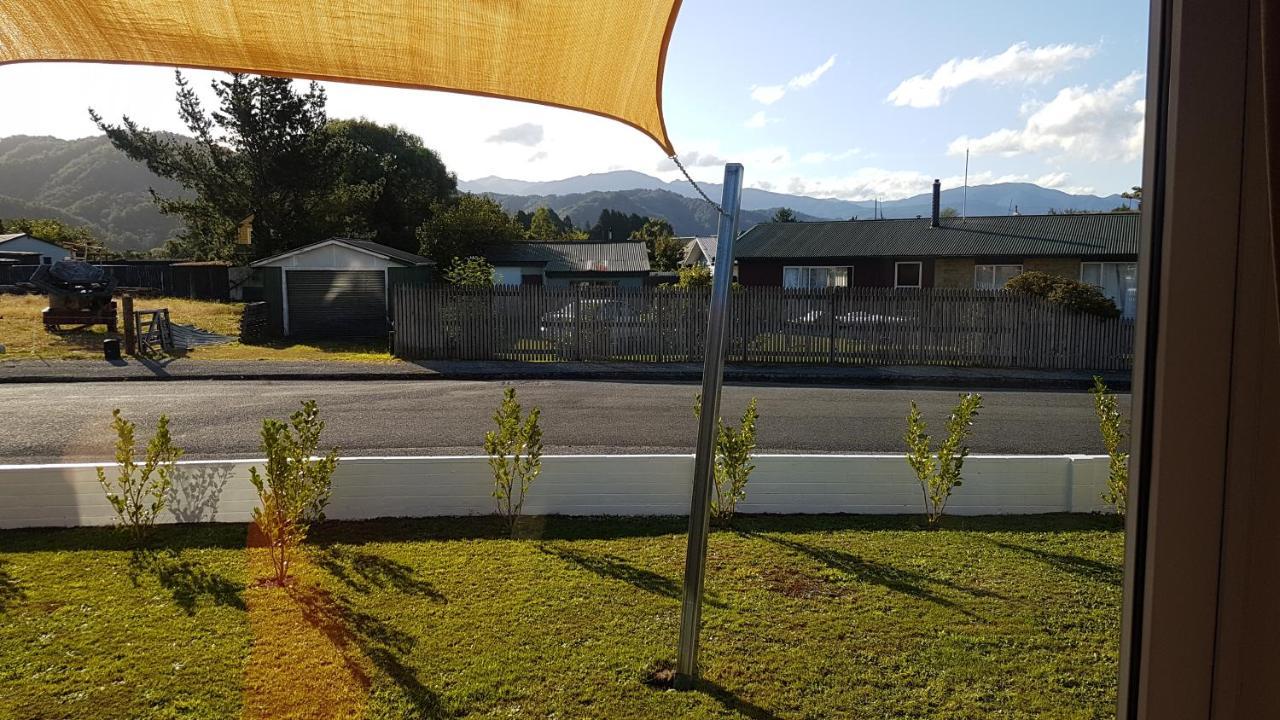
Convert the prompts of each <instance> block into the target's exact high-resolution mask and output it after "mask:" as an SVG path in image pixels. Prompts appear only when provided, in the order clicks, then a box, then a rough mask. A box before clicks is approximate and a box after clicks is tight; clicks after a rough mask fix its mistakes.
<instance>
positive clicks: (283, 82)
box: [89, 72, 380, 259]
mask: <svg viewBox="0 0 1280 720" xmlns="http://www.w3.org/2000/svg"><path fill="white" fill-rule="evenodd" d="M175 78H176V83H177V103H178V114H179V116H180V117H181V118H182V121H183V123H184V124H185V125H186V126H187V129H188V131H189V132H190V134H191V138H190V139H187V138H175V137H173V136H170V135H166V134H162V133H157V132H153V131H151V130H147V129H145V128H142V127H139V126H138V125H137V123H135V122H134V121H133V120H132V119H130V118H129V117H127V116H126V117H124V118H123V119H122V120H121V123H120V124H119V125H112V124H110V123H107V122H106V121H104V120H103V118H102V116H100V115H98V114H97V113H96V112H94V111H93V110H92V109H90V111H89V113H90V116H91V117H92V118H93V120H94V122H95V123H97V125H98V127H99V128H100V129H101V130H102V131H103V132H104V133H106V135H107V137H108V138H109V139H110V140H111V143H112V145H114V146H115V147H116V148H118V149H119V150H121V151H123V152H124V153H125V154H126V155H128V156H129V157H130V158H132V159H134V160H137V161H139V162H142V163H145V164H146V166H147V168H148V169H150V170H151V171H152V172H153V173H155V174H156V175H159V176H160V177H163V178H168V179H171V180H174V181H175V182H177V183H178V184H179V185H181V186H182V187H184V188H186V189H187V190H189V191H190V192H191V193H192V195H191V197H162V196H160V195H159V194H156V193H154V191H153V196H154V198H155V201H156V203H157V204H158V206H159V208H160V211H161V212H163V213H165V214H168V215H176V216H178V217H180V218H181V219H182V221H183V225H184V226H183V228H182V229H181V230H180V231H179V232H178V237H177V238H176V240H175V241H173V247H172V248H171V250H172V251H173V252H174V254H176V255H185V256H190V257H196V258H206V259H231V258H234V257H235V256H236V255H237V253H238V251H237V246H236V245H235V237H236V229H237V227H238V226H239V224H240V223H241V222H242V221H243V220H245V219H246V218H250V217H252V228H253V246H252V255H253V256H254V257H258V258H261V257H266V256H269V255H273V254H276V253H278V252H281V251H284V250H288V249H291V248H295V247H299V246H302V245H305V244H308V243H311V242H315V241H316V240H319V239H323V238H325V237H328V236H330V235H334V234H339V233H341V232H343V231H345V230H347V229H348V227H349V226H350V224H351V217H352V216H353V215H357V214H358V212H359V209H360V208H361V207H362V206H367V205H368V203H370V202H371V201H372V200H373V199H374V198H375V197H377V195H378V193H379V192H380V188H379V187H378V185H377V184H374V183H369V182H365V181H363V180H359V181H357V182H354V183H348V182H347V180H346V178H345V173H343V172H341V171H340V168H341V167H342V163H343V161H344V160H345V158H344V155H345V154H346V153H347V152H348V151H349V146H348V144H347V143H344V142H341V141H340V140H339V137H338V136H337V135H335V134H334V133H332V132H329V131H328V129H327V128H326V125H327V124H328V117H327V116H326V114H325V94H324V90H323V89H321V87H320V86H319V85H318V84H317V83H314V82H313V83H311V84H310V85H309V87H308V89H307V90H306V92H298V91H297V90H295V89H294V86H293V81H292V80H290V79H288V78H278V77H265V76H258V75H247V74H241V73H232V74H230V75H229V76H228V77H226V78H225V79H218V80H215V81H213V83H212V86H213V92H214V94H215V96H216V97H217V102H218V109H217V110H216V111H214V112H209V111H207V110H206V109H205V108H204V107H203V104H202V103H201V101H200V99H199V97H198V96H197V95H196V93H195V91H194V89H193V88H192V87H191V85H190V84H189V83H188V82H187V80H186V78H185V77H183V75H182V73H181V72H176V73H175Z"/></svg>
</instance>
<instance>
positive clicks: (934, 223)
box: [929, 178, 942, 227]
mask: <svg viewBox="0 0 1280 720" xmlns="http://www.w3.org/2000/svg"><path fill="white" fill-rule="evenodd" d="M941 205H942V181H941V180H938V179H937V178H935V179H934V181H933V218H932V219H931V220H930V221H929V227H938V215H939V214H940V213H941V211H942V208H941V207H940V206H941Z"/></svg>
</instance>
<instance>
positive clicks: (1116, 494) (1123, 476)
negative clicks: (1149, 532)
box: [1093, 375, 1129, 517]
mask: <svg viewBox="0 0 1280 720" xmlns="http://www.w3.org/2000/svg"><path fill="white" fill-rule="evenodd" d="M1093 409H1094V410H1095V411H1097V413H1098V428H1099V429H1100V430H1101V431H1102V445H1103V447H1104V448H1106V450H1107V455H1108V456H1110V458H1111V462H1110V464H1109V466H1108V471H1107V490H1106V492H1104V493H1102V501H1103V502H1105V503H1107V504H1108V505H1110V506H1111V507H1113V508H1115V510H1116V513H1117V514H1118V515H1120V516H1121V517H1123V516H1124V513H1125V509H1126V504H1127V500H1128V496H1129V453H1127V452H1123V451H1122V450H1120V446H1121V445H1123V444H1124V430H1123V429H1122V428H1121V424H1122V422H1123V419H1122V418H1121V416H1120V408H1119V406H1118V403H1117V402H1116V396H1115V395H1114V394H1112V393H1111V392H1110V391H1108V390H1107V386H1106V384H1105V383H1103V382H1102V378H1100V377H1098V376H1096V375H1095V376H1094V378H1093Z"/></svg>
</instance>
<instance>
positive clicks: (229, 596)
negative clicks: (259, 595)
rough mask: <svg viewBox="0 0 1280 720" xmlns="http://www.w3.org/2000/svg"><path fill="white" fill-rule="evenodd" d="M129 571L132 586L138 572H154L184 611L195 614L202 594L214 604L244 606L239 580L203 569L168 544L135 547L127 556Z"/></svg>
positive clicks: (150, 573)
mask: <svg viewBox="0 0 1280 720" xmlns="http://www.w3.org/2000/svg"><path fill="white" fill-rule="evenodd" d="M129 573H130V580H131V581H132V582H133V584H134V585H135V586H136V585H137V584H138V575H140V574H142V573H147V574H149V575H152V576H154V577H155V579H156V581H157V582H159V583H160V586H161V587H163V588H164V589H166V590H168V591H169V593H170V595H172V597H173V601H174V602H175V603H176V604H177V605H178V607H180V608H182V610H183V612H185V613H186V614H188V615H194V614H195V612H196V605H197V604H198V603H199V602H200V599H201V598H202V597H204V598H208V599H209V601H210V602H212V603H213V604H214V605H224V606H227V607H232V608H235V609H237V610H244V609H245V602H244V596H243V595H242V593H243V592H244V585H243V584H241V583H237V582H232V581H231V580H228V579H226V578H224V577H223V576H221V575H219V574H218V573H216V572H210V571H208V570H205V569H204V568H203V567H201V566H200V564H199V563H197V562H193V561H191V560H186V559H183V557H182V554H181V553H180V552H179V551H177V550H173V549H171V548H167V549H164V550H150V549H144V550H135V551H134V552H133V554H132V555H131V556H130V558H129Z"/></svg>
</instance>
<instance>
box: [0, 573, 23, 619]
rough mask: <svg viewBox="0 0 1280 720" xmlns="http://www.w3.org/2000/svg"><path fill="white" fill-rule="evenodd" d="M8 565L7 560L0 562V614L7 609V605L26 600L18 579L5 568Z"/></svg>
mask: <svg viewBox="0 0 1280 720" xmlns="http://www.w3.org/2000/svg"><path fill="white" fill-rule="evenodd" d="M8 564H9V561H8V560H0V613H2V612H4V611H6V610H8V609H9V605H11V604H13V603H15V602H18V601H19V600H22V599H24V598H26V596H27V593H26V591H25V590H23V589H22V584H21V583H19V582H18V578H16V577H14V576H13V574H12V573H10V572H9V569H8V568H6V567H5V566H6V565H8Z"/></svg>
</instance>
